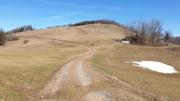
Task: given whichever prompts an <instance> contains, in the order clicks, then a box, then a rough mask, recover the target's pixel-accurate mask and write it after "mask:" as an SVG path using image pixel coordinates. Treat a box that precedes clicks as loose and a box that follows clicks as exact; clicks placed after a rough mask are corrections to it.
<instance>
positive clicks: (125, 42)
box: [121, 41, 130, 44]
mask: <svg viewBox="0 0 180 101" xmlns="http://www.w3.org/2000/svg"><path fill="white" fill-rule="evenodd" d="M121 42H122V43H123V44H130V41H121Z"/></svg>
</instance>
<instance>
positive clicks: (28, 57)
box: [0, 24, 126, 101]
mask: <svg viewBox="0 0 180 101" xmlns="http://www.w3.org/2000/svg"><path fill="white" fill-rule="evenodd" d="M125 31H126V30H124V29H122V28H120V27H117V26H114V25H106V24H94V25H86V26H80V27H69V28H54V29H46V30H35V31H28V32H22V33H17V34H16V36H17V38H18V40H16V41H10V42H8V43H7V45H6V46H3V47H0V100H1V99H5V100H7V101H26V100H33V99H34V98H35V97H36V96H37V93H38V92H39V90H40V89H42V87H43V86H44V85H45V84H46V83H47V81H49V80H50V79H51V77H52V76H53V75H54V74H55V72H56V71H58V70H59V69H60V67H61V66H62V65H63V64H65V63H66V62H67V61H69V60H70V59H72V58H73V57H74V56H77V55H79V54H80V53H82V52H84V51H85V49H86V48H85V47H84V46H89V45H90V44H92V43H95V45H102V44H106V43H108V44H111V43H112V42H113V40H115V39H119V38H121V37H123V35H124V34H123V33H125ZM66 90H67V91H69V89H66ZM72 91H73V89H72ZM69 92H71V91H69ZM72 94H73V92H72V93H71V94H67V96H66V94H64V97H65V98H67V97H68V96H72Z"/></svg>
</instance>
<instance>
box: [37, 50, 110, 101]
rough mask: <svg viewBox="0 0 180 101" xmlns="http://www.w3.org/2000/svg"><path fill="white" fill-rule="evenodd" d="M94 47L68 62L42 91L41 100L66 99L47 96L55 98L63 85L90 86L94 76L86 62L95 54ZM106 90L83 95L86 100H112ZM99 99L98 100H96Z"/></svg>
mask: <svg viewBox="0 0 180 101" xmlns="http://www.w3.org/2000/svg"><path fill="white" fill-rule="evenodd" d="M95 52H96V50H95V49H94V48H88V51H87V52H86V53H84V54H82V55H80V56H78V57H77V58H75V59H73V60H71V61H70V62H68V63H66V64H65V65H64V66H63V67H62V69H61V70H59V71H58V72H57V73H56V75H55V76H54V77H53V78H52V80H51V81H50V82H49V83H48V84H47V85H46V86H45V88H44V89H43V90H42V91H41V92H40V97H41V101H64V100H47V99H45V98H46V97H48V98H51V99H53V98H54V97H55V96H56V94H57V92H58V91H60V90H61V88H62V87H66V86H68V84H74V85H79V86H81V87H84V88H86V87H88V86H89V85H90V84H91V83H92V78H91V76H90V75H89V74H88V71H85V69H84V68H85V66H86V65H85V62H86V61H87V60H88V59H89V58H90V57H92V56H93V55H94V54H95ZM107 95H108V94H107V93H106V92H104V91H97V92H89V93H87V96H85V97H83V99H84V101H112V100H110V99H109V97H108V96H107ZM96 99H97V100H96Z"/></svg>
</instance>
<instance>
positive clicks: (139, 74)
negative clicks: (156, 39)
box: [92, 44, 180, 101]
mask: <svg viewBox="0 0 180 101" xmlns="http://www.w3.org/2000/svg"><path fill="white" fill-rule="evenodd" d="M138 60H139V61H141V60H154V61H160V62H163V63H166V64H169V65H172V66H174V67H175V68H176V69H177V70H178V71H180V62H179V60H180V47H178V46H171V47H157V48H155V47H148V46H146V47H144V46H131V45H128V46H126V45H121V44H119V45H114V46H112V47H111V48H106V47H104V48H102V47H101V48H100V49H99V53H97V55H96V56H95V57H94V59H93V60H92V67H95V69H97V70H99V71H100V72H102V73H105V74H108V75H111V76H115V77H117V78H118V79H120V80H122V81H125V82H127V83H128V84H131V85H132V86H134V88H136V89H137V88H138V89H140V90H142V91H145V92H144V94H145V95H147V96H144V98H147V99H148V100H155V99H159V100H160V99H161V100H162V99H171V100H172V99H175V100H177V101H178V100H180V97H179V94H180V89H178V88H180V74H171V75H168V74H160V73H156V72H152V71H149V70H144V69H140V68H136V67H132V66H131V64H126V63H125V62H132V61H138ZM113 87H115V88H119V87H118V85H114V86H113ZM113 87H110V88H109V89H111V90H112V88H113ZM116 91H117V92H118V90H117V89H114V90H113V91H112V92H114V93H115V92H116ZM131 93H133V92H132V91H131ZM134 93H137V95H139V94H140V96H143V93H139V91H138V90H137V91H135V92H134ZM146 93H147V94H146ZM115 95H116V96H117V97H118V94H117V93H116V94H115Z"/></svg>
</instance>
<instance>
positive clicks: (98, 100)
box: [84, 91, 114, 101]
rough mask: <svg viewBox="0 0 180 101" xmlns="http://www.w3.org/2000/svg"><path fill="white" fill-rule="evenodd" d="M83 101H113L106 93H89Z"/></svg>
mask: <svg viewBox="0 0 180 101" xmlns="http://www.w3.org/2000/svg"><path fill="white" fill-rule="evenodd" d="M84 100H85V101H114V99H113V98H112V96H111V95H110V94H109V93H107V92H106V91H96V92H90V93H89V94H87V95H86V97H85V99H84Z"/></svg>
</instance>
